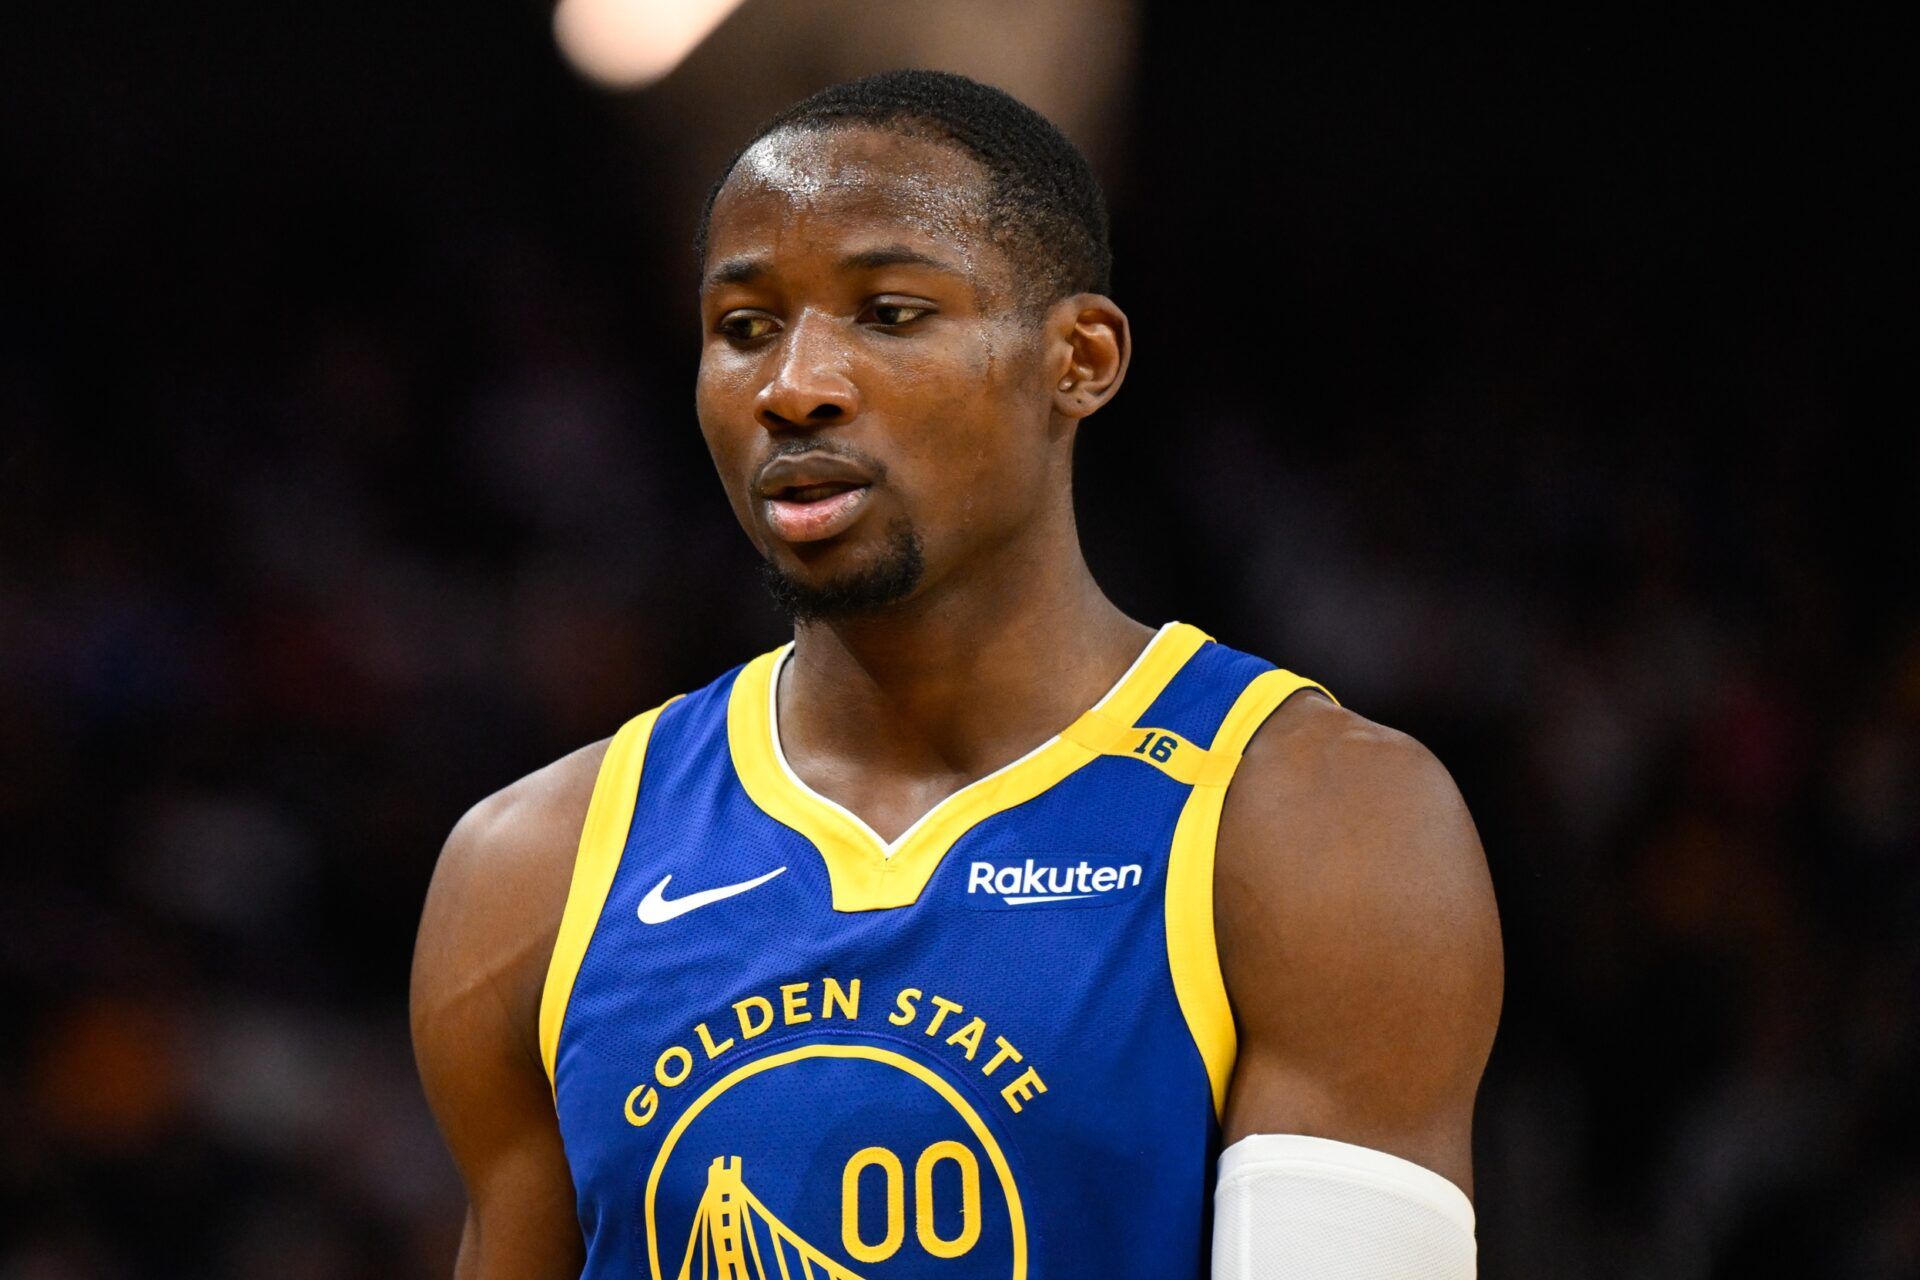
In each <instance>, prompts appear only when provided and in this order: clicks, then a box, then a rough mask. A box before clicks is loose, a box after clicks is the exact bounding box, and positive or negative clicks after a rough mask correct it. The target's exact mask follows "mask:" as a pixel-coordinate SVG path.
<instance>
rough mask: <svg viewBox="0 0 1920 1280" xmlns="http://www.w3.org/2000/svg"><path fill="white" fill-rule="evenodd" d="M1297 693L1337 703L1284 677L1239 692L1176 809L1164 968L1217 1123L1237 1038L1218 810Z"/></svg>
mask: <svg viewBox="0 0 1920 1280" xmlns="http://www.w3.org/2000/svg"><path fill="white" fill-rule="evenodd" d="M1302 689H1318V690H1319V691H1320V692H1321V693H1323V694H1326V696H1327V697H1328V698H1329V699H1333V701H1334V704H1335V705H1336V706H1337V705H1339V702H1338V699H1334V698H1333V695H1332V694H1331V693H1327V691H1326V689H1325V688H1324V687H1322V686H1321V685H1320V684H1318V683H1316V682H1315V681H1312V680H1309V679H1307V678H1306V677H1305V676H1297V675H1295V674H1293V672H1291V671H1268V672H1266V673H1264V674H1262V675H1259V676H1256V677H1255V678H1254V679H1253V680H1252V681H1251V682H1250V683H1249V684H1248V685H1247V687H1246V688H1245V689H1243V690H1242V691H1241V693H1240V696H1239V697H1238V698H1237V699H1235V700H1234V704H1233V706H1232V708H1231V709H1229V710H1228V712H1227V717H1226V719H1225V720H1223V721H1221V722H1220V728H1219V729H1218V730H1217V731H1216V732H1215V733H1214V735H1213V742H1212V743H1211V744H1210V745H1209V746H1208V747H1207V755H1208V756H1209V757H1210V762H1209V766H1208V770H1207V772H1208V776H1207V777H1206V779H1205V780H1203V781H1198V782H1196V783H1195V784H1194V788H1193V791H1192V793H1191V794H1189V795H1188V796H1187V803H1186V804H1185V805H1184V806H1183V807H1182V808H1181V810H1180V820H1179V822H1178V823H1177V824H1175V826H1174V829H1173V848H1172V852H1171V853H1170V854H1169V855H1168V860H1167V901H1166V908H1167V965H1168V967H1169V968H1170V969H1171V970H1172V972H1173V991H1174V995H1175V996H1176V997H1177V998H1178V999H1179V1001H1180V1012H1181V1014H1182V1015H1183V1016H1184V1017H1185V1018H1186V1020H1187V1030H1188V1032H1189V1033H1191V1034H1192V1036H1193V1043H1194V1046H1195V1047H1196V1048H1197V1049H1199V1051H1200V1059H1201V1061H1202V1062H1204V1063H1205V1064H1206V1068H1207V1079H1208V1081H1209V1083H1211V1084H1212V1086H1213V1110H1214V1114H1215V1116H1217V1117H1219V1118H1220V1119H1222V1120H1224V1119H1225V1118H1226V1110H1227V1085H1228V1083H1229V1082H1230V1081H1231V1080H1232V1078H1233V1064H1234V1058H1235V1056H1236V1055H1237V1053H1238V1051H1239V1038H1238V1036H1237V1035H1236V1034H1235V1032H1234V1028H1233V1007H1232V1005H1231V1004H1229V1003H1228V1000H1227V983H1226V979H1225V978H1224V977H1222V976H1221V973H1220V951H1219V947H1218V945H1217V943H1216V941H1215V938H1214V931H1213V856H1214V849H1215V845H1216V843H1217V841H1218V839H1219V835H1220V811H1221V809H1222V807H1223V806H1224V805H1225V803H1226V799H1227V786H1228V784H1229V783H1231V782H1232V781H1233V770H1234V768H1235V767H1236V766H1238V765H1239V763H1240V755H1241V752H1243V751H1245V750H1246V746H1247V743H1248V742H1249V741H1251V740H1252V738H1253V734H1254V731H1255V730H1256V729H1258V728H1259V727H1260V726H1261V725H1262V724H1263V723H1265V721H1266V719H1267V717H1268V716H1270V715H1272V714H1273V713H1274V711H1275V710H1276V709H1277V708H1278V707H1279V706H1280V704H1281V703H1283V702H1285V701H1286V700H1287V699H1288V698H1290V697H1292V696H1293V695H1294V694H1296V693H1298V692H1299V691H1300V690H1302ZM1139 732H1141V733H1144V732H1145V730H1144V729H1142V730H1140V731H1139ZM1174 754H1175V755H1176V756H1177V755H1178V752H1175V753H1174ZM1222 771H1224V776H1222Z"/></svg>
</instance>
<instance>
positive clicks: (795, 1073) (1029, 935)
mask: <svg viewBox="0 0 1920 1280" xmlns="http://www.w3.org/2000/svg"><path fill="white" fill-rule="evenodd" d="M700 253H701V263H702V273H703V274H702V280H701V285H700V317H701V323H702V326H703V337H702V343H703V345H702V348H701V351H702V355H701V362H700V370H699V381H698V397H697V400H698V414H699V419H700V426H701V430H702V431H703V432H704V433H705V436H706V440H707V443H708V445H709V446H710V447H711V450H712V454H713V459H714V463H715V465H716V467H717V468H718V470H719V474H720V479H721V482H722V484H723V486H724V487H725V489H726V491H727V496H728V498H729V499H730V500H731V502H732V504H733V509H734V513H735V514H736V516H737V517H738V518H739V521H740V523H741V525H742V526H743V527H744V528H745V530H746V532H747V534H748V536H749V537H750V538H752V540H753V542H754V544H755V546H756V547H757V548H758V549H759V550H760V552H761V554H762V555H763V556H764V558H765V561H766V571H767V577H768V580H769V581H770V583H771V584H772V587H773V590H774V593H775V595H776V596H777V597H778V599H779V600H780V602H781V603H782V604H783V605H784V607H785V608H786V610H787V611H788V612H789V613H790V614H791V616H792V619H793V624H794V634H793V642H792V643H791V644H789V645H785V646H783V647H781V648H780V649H777V650H775V651H774V652H772V653H768V654H764V655H762V656H761V657H758V658H756V659H754V660H753V661H751V662H748V663H746V664H745V665H744V666H742V667H738V668H735V669H734V670H732V671H729V672H727V673H726V674H725V675H723V676H721V677H720V678H719V679H718V680H716V681H715V682H714V683H713V684H711V685H709V686H707V687H706V688H704V689H701V690H699V691H697V692H693V693H689V694H687V695H686V696H685V697H681V698H676V699H674V700H672V701H669V702H668V703H666V704H665V705H664V706H661V707H656V708H654V709H653V710H650V711H647V712H646V713H645V714H642V715H640V716H638V717H636V718H635V719H633V720H632V721H630V722H629V723H628V724H627V725H626V726H625V727H624V728H622V729H621V730H620V731H619V732H618V733H616V734H615V735H614V736H613V737H612V738H611V739H610V740H609V741H605V742H599V743H595V744H594V745H592V746H589V747H585V748H583V749H581V750H579V751H577V752H575V753H574V754H572V755H570V756H568V757H566V758H565V759H562V760H560V761H559V762H557V763H555V764H553V765H550V766H548V767H547V768H545V769H542V770H540V771H539V772H537V773H534V774H532V775H531V776H529V777H527V778H525V779H523V780H522V781H520V782H517V783H515V784H514V785H513V786H510V787H508V788H507V789H506V790H505V791H502V792H501V793H499V794H498V795H495V796H493V797H492V798H490V799H488V800H486V801H484V802H483V803H481V804H480V805H479V806H478V807H476V808H475V809H474V810H473V811H472V812H471V813H469V814H468V815H467V816H466V817H465V818H463V819H462V820H461V822H460V823H459V825H458V827H457V828H456V829H455V830H454V832H453V834H452V836H451V837H450V839H449V840H448V842H447V846H446V849H445V851H444V853H443V854H442V855H441V859H440V864H439V868H438V870H437V872H436V873H435V876H434V882H433V887H432V889H431V891H430V892H429V895H428V899H427V904H426V908H425V915H424V920H423V922H422V924H421V930H420V939H419V944H418V951H417V955H416V959H415V969H414V977H413V1028H414V1037H415V1042H416V1049H417V1053H418V1057H419V1062H420V1070H421V1074H422V1077H423V1078H424V1080H425V1084H426V1090H427V1094H428V1097H429V1099H430V1100H431V1102H432V1105H433V1107H434V1110H435V1112H436V1113H437V1115H438V1117H439V1120H440V1123H441V1125H442V1127H443V1129H444V1132H445V1135H446V1138H447V1142H448V1144H449V1146H450V1147H451V1148H452V1151H453V1155H454V1158H455V1160H456V1161H457V1163H458V1165H459V1168H460V1171H461V1173H462V1175H463V1177H464V1180H465V1183H466V1186H467V1189H468V1192H469V1194H470V1197H471V1209H470V1211H469V1214H468V1217H467V1221H466V1229H465V1234H464V1237H463V1239H462V1242H461V1248H460V1257H459V1263H458V1267H457V1274H458V1275H459V1276H462V1277H484V1278H486V1280H543V1278H545V1277H560V1276H574V1275H579V1274H585V1275H587V1276H591V1277H615V1276H618V1277H634V1276H640V1277H651V1278H652V1280H675V1278H677V1277H689V1278H698V1277H722V1278H734V1277H755V1278H756V1280H758V1278H760V1277H778V1278H780V1280H800V1278H801V1277H803V1276H813V1277H833V1278H835V1280H845V1278H846V1277H854V1276H858V1277H869V1278H881V1280H884V1278H886V1277H909V1276H910V1277H930V1278H935V1280H937V1278H939V1277H952V1278H953V1280H973V1278H976V1277H977V1278H979V1280H987V1278H988V1277H992V1278H994V1280H1001V1278H1005V1277H1013V1278H1014V1280H1020V1278H1022V1277H1047V1278H1048V1280H1054V1278H1057V1277H1139V1278H1141V1280H1147V1278H1152V1280H1167V1278H1170V1277H1179V1278H1183V1280H1185V1278H1194V1277H1207V1276H1213V1277H1251V1276H1259V1277H1269V1278H1273V1280H1294V1278H1298V1280H1406V1278H1409V1277H1415V1278H1418V1277H1433V1278H1437V1280H1458V1278H1459V1277H1465V1276H1471V1275H1472V1274H1473V1273H1474V1268H1475V1241H1474V1234H1473V1232H1474V1215H1473V1209H1472V1206H1471V1203H1470V1201H1469V1199H1468V1196H1469V1193H1470V1192H1471V1189H1472V1170H1471V1167H1470V1158H1471V1141H1470V1130H1471V1122H1472V1113H1473V1103H1474V1095H1475V1091H1476V1089H1477V1087H1478V1083H1479V1078H1480V1074H1481V1071H1482V1068H1483V1067H1484V1065H1485V1062H1486V1058H1487V1055H1488V1052H1489V1049H1490V1047H1491V1044H1492V1040H1493V1035H1494V1027H1495V1023H1496V1021H1497V1018H1498V1013H1499V1006H1500V1000H1501V989H1502V964H1501V953H1500V940H1499V926H1498V923H1497V919H1496V915H1495V908H1494V899H1493V895H1492V891H1491V888H1490V884H1489V880H1488V875H1487V868H1486V864H1485V859H1484V856H1483V855H1482V852H1481V849H1480V845H1479V841H1478V838H1477V836H1476V834H1475V831H1474V827H1473V823H1472V821H1471V819H1470V818H1469V817H1468V815H1467V812H1466V810H1465V808H1464V807H1463V805H1462V803H1461V800H1460V797H1459V794H1458V792H1457V791H1456V789H1455V787H1454V785H1453V783H1452V781H1451V779H1450V778H1449V776H1448V774H1447V772H1446V771H1445V770H1444V769H1443V768H1442V767H1441V765H1440V764H1439V763H1438V762H1437V761H1436V760H1435V759H1434V757H1433V756H1432V755H1431V754H1430V753H1428V752H1427V751H1426V750H1425V749H1424V748H1422V747H1421V746H1420V745H1419V744H1418V743H1416V742H1414V741H1413V740H1412V739H1410V738H1408V737H1406V736H1405V735H1404V734H1400V733H1397V732H1395V731H1393V730H1391V729H1386V728H1383V727H1381V726H1379V725H1376V724H1373V723H1371V722H1369V721H1368V720H1366V719H1364V718H1362V717H1361V716H1360V715H1358V714H1356V713H1354V712H1353V711H1350V710H1346V709H1344V708H1342V707H1341V706H1339V705H1338V704H1337V703H1336V702H1335V701H1334V699H1333V698H1332V697H1331V696H1330V695H1328V694H1326V693H1325V691H1324V690H1322V689H1321V688H1320V686H1318V685H1316V684H1314V683H1312V682H1311V681H1308V680H1305V679H1302V678H1301V677H1299V676H1295V675H1292V674H1290V673H1288V672H1286V671H1284V670H1279V669H1276V668H1275V667H1274V666H1273V665H1271V664H1269V663H1267V662H1265V661H1262V660H1261V659H1259V658H1256V657H1251V656H1248V655H1247V654H1244V653H1240V652H1237V651H1235V650H1233V649H1231V648H1229V647H1227V646H1225V645H1223V644H1221V643H1218V642H1216V641H1215V640H1213V639H1212V638H1210V637H1209V636H1207V635H1206V634H1204V633H1203V632H1201V631H1200V630H1198V629H1197V628H1195V627H1192V626H1189V625H1185V624H1182V623H1169V624H1167V625H1165V626H1162V627H1159V628H1157V629H1155V628H1150V627H1147V626H1143V625H1142V624H1141V623H1139V622H1137V621H1135V620H1133V619H1132V618H1129V617H1127V616H1126V615H1125V614H1123V613H1122V612H1121V611H1120V610H1119V609H1117V608H1116V607H1115V606H1114V605H1113V604H1112V603H1111V602H1110V601H1109V600H1108V599H1107V598H1106V597H1105V596H1104V595H1103V594H1102V593H1101V591H1100V588H1099V587H1098V586H1097V585H1096V584H1095V582H1094V580H1093V578H1092V577H1091V576H1090V574H1089V573H1088V570H1087V566H1086V563H1085V562H1084V560H1083V559H1082V557H1081V551H1080V546H1079V543H1078V539H1077V536H1076V533H1075V526H1074V517H1073V509H1072V503H1071V495H1070V482H1069V481H1070V473H1071V459H1072V454H1073V449H1074V443H1075V437H1076V435H1077V433H1078V432H1079V430H1080V429H1081V426H1082V424H1083V423H1084V422H1085V421H1086V419H1087V418H1088V417H1090V416H1091V415H1092V414H1093V413H1094V412H1095V411H1096V410H1098V409H1099V408H1101V407H1102V406H1103V405H1105V404H1106V403H1107V402H1108V401H1109V400H1110V399H1112V398H1113V396H1114V394H1115V393H1116V392H1117V391H1118V390H1119V389H1120V384H1121V380H1122V378H1123V377H1124V375H1125V373H1126V369H1127V362H1128V359H1129V355H1130V352H1131V342H1130V337H1129V332H1128V322H1127V317H1126V316H1125V315H1124V314H1123V313H1122V312H1121V310H1120V308H1119V307H1118V306H1117V305H1116V304H1115V303H1114V302H1113V301H1112V300H1111V299H1110V298H1109V297H1108V296H1107V288H1108V286H1107V276H1108V266H1109V254H1108V249H1107V231H1106V215H1105V210H1104V205H1103V202H1102V198H1101V196H1100V192H1099V189H1098V187H1097V185H1096V184H1095V182H1094V179H1093V177H1092V175H1091V173H1090V171H1089V169H1088V166H1087V164H1086V162H1085V161H1084V160H1083V159H1082V157H1081V156H1080V154H1079V153H1078V152H1077V151H1076V150H1075V149H1074V148H1073V146H1072V145H1071V144H1070V143H1068V142H1067V141H1066V140H1065V138H1063V137H1062V136H1061V135H1060V134H1059V132H1058V131H1057V130H1055V129H1054V128H1053V127H1052V126H1051V125H1050V124H1048V123H1047V122H1046V121H1045V120H1043V119H1042V118H1041V117H1039V116H1038V115H1036V114H1035V113H1033V112H1032V111H1030V110H1029V109H1027V108H1026V107H1024V106H1022V105H1020V104H1019V103H1017V102H1015V101H1014V100H1012V99H1011V98H1009V97H1007V96H1006V95H1004V94H1002V93H1000V92H998V91H997V90H993V89H990V88H986V87H984V86H981V85H978V84H976V83H974V82H972V81H969V80H966V79H963V78H960V77H957V76H951V75H945V74H934V73H927V72H900V73H892V74H888V75H883V76H878V77H873V78H870V79H867V80H862V81H857V82H854V83H851V84H846V85H840V86H837V87H834V88H830V89H827V90H825V91H823V92H821V93H820V94H817V95H815V96H814V97H812V98H809V99H807V100H805V101H803V102H801V103H799V104H797V105H796V106H794V107H792V108H789V109H788V110H787V111H786V112H784V113H783V114H782V115H780V116H778V117H776V118H775V119H774V120H773V121H772V122H771V123H770V124H769V125H768V126H767V127H766V128H765V130H763V131H762V132H761V133H760V134H759V135H758V136H757V137H756V138H754V139H753V140H752V141H751V143H750V144H749V145H748V146H747V147H746V149H745V150H744V151H743V152H742V153H741V154H740V155H739V156H738V157H737V158H736V160H735V161H734V162H733V163H732V165H731V166H730V167H729V168H728V170H727V172H726V173H725V175H724V176H723V179H722V181H721V182H720V184H719V185H718V186H717V188H716V189H715V192H714V194H713V196H712V198H711V200H710V204H709V207H708V210H707V213H706V216H705V218H704V222H703V230H702V235H701V244H700ZM1194 283H1195V295H1194V299H1193V301H1194V309H1193V314H1192V316H1191V317H1190V320H1189V322H1190V323H1194V324H1201V325H1206V326H1208V328H1209V329H1210V330H1211V331H1212V332H1214V333H1216V334H1217V335H1218V340H1219V341H1221V342H1227V343H1237V344H1243V345H1244V346H1245V349H1246V366H1247V388H1246V390H1247V393H1248V394H1249V395H1255V394H1258V393H1259V389H1260V383H1259V371H1260V369H1261V366H1262V365H1263V364H1264V363H1265V361H1266V358H1267V357H1266V356H1265V354H1264V353H1263V352H1262V350H1261V342H1262V335H1261V331H1260V313H1261V309H1262V308H1263V307H1265V306H1268V305H1271V304H1270V301H1269V300H1264V299H1262V298H1261V296H1260V292H1259V285H1258V282H1257V281H1249V280H1242V279H1230V278H1226V277H1224V276H1218V275H1213V274H1198V273H1197V274H1196V277H1195V281H1194ZM1142 465H1143V467H1146V466H1155V467H1157V466H1164V465H1177V456H1176V457H1175V458H1174V459H1171V460H1162V459H1151V460H1147V459H1143V460H1142ZM1153 492H1154V486H1153V485H1151V484H1143V485H1142V486H1141V493H1142V502H1143V504H1144V505H1149V506H1150V505H1151V495H1152V493H1153Z"/></svg>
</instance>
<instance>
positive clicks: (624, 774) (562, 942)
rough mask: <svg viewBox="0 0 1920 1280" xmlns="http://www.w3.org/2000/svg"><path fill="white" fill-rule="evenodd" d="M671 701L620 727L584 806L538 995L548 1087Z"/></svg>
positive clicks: (608, 748) (552, 1078)
mask: <svg viewBox="0 0 1920 1280" xmlns="http://www.w3.org/2000/svg"><path fill="white" fill-rule="evenodd" d="M676 700H677V699H671V698H670V699H668V700H667V702H665V703H662V704H661V705H660V706H657V707H655V708H654V709H653V710H651V711H647V712H643V713H642V714H640V715H637V716H635V717H634V718H633V719H631V720H629V721H627V722H626V723H625V724H624V725H622V726H620V731H619V732H618V733H616V734H614V735H613V741H612V742H610V743H608V744H607V754H606V755H605V756H603V757H602V758H601V760H600V772H599V774H598V775H597V776H596V777H595V778H594V781H593V798H592V799H591V800H589V801H588V802H587V819H586V822H585V823H584V824H583V825H582V826H581V828H580V849H579V852H578V853H576V854H575V855H574V859H573V880H572V882H571V883H570V884H569V885H568V886H567V905H566V909H565V910H563V911H562V912H561V913H560V935H559V937H557V938H556V939H555V940H554V944H553V958H552V959H551V960H550V961H548V962H547V982H546V986H545V987H543V988H542V989H541V992H540V1061H541V1063H542V1064H543V1065H544V1066H545V1067H546V1069H547V1084H548V1086H549V1087H552V1086H553V1085H554V1064H555V1062H556V1061H557V1060H558V1058H559V1054H560V1026H561V1024H562V1023H563V1022H565V1021H566V1017H567V1002H568V1001H569V1000H570V999H572V997H573V981H574V979H575V978H576V977H578V976H579V974H580V962H581V961H583V960H585V959H586V956H587V944H588V943H590V942H592V941H593V930H594V926H595V925H597V924H599V923H600V912H601V910H602V909H603V908H605V906H606V905H607V894H608V893H609V892H610V891H611V890H612V889H613V877H614V873H615V872H617V871H618V870H619V869H620V855H621V853H622V852H623V851H624V850H625V849H626V847H627V832H628V830H629V829H630V828H631V827H632V826H633V812H634V805H635V803H636V802H637V801H638V800H639V798H640V772H641V770H642V768H644V767H645V765H646V760H647V741H648V740H649V739H650V738H651V737H652V736H653V725H654V721H656V720H658V719H659V718H660V713H661V712H662V711H664V710H666V708H667V707H668V706H670V705H672V703H673V702H674V701H676Z"/></svg>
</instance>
